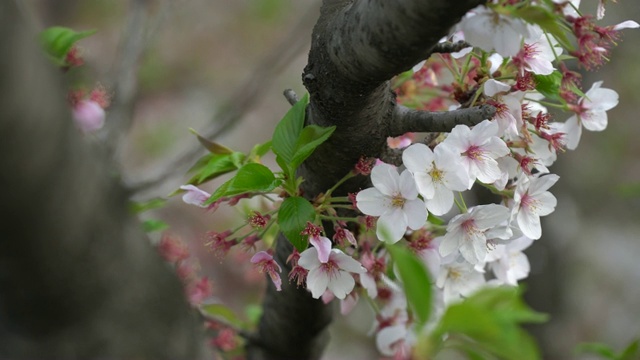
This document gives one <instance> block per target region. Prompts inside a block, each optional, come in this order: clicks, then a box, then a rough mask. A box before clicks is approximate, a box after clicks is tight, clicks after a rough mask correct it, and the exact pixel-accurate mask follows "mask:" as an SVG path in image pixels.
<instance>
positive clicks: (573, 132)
mask: <svg viewBox="0 0 640 360" xmlns="http://www.w3.org/2000/svg"><path fill="white" fill-rule="evenodd" d="M564 125H565V126H564V130H565V140H566V142H567V149H569V150H575V149H576V148H577V147H578V143H579V142H580V136H581V135H582V125H580V122H579V121H578V117H577V116H575V115H574V116H572V117H570V118H569V119H568V120H567V122H565V123H564Z"/></svg>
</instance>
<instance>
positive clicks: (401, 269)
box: [387, 245, 432, 327]
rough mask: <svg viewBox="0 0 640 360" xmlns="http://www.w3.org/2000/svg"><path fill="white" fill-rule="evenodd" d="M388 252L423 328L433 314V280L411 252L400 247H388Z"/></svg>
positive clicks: (419, 324)
mask: <svg viewBox="0 0 640 360" xmlns="http://www.w3.org/2000/svg"><path fill="white" fill-rule="evenodd" d="M387 251H389V254H390V255H391V258H392V259H393V262H394V264H395V266H396V268H397V269H398V273H399V274H400V280H402V283H403V285H404V291H405V293H406V295H407V301H408V302H409V305H410V306H411V309H412V310H413V314H414V315H415V316H416V318H417V322H418V326H419V327H421V326H423V325H424V324H426V323H427V321H428V320H429V315H430V313H431V305H432V304H431V279H430V278H429V273H428V270H427V268H426V266H425V265H424V263H423V262H422V261H421V260H419V259H418V258H417V257H416V256H415V255H414V254H413V253H412V252H411V251H409V250H408V249H407V248H405V247H400V246H398V245H387Z"/></svg>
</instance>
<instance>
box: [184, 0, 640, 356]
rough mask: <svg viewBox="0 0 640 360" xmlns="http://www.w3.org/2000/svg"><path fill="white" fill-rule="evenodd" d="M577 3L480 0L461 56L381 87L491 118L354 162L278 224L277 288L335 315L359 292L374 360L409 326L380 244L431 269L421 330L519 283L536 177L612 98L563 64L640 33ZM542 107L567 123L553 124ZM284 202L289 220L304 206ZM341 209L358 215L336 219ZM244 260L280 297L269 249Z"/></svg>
mask: <svg viewBox="0 0 640 360" xmlns="http://www.w3.org/2000/svg"><path fill="white" fill-rule="evenodd" d="M579 3H580V1H579V0H572V1H566V0H554V1H553V2H539V1H517V0H494V1H490V2H488V4H486V5H482V6H479V7H477V8H475V9H473V10H471V11H470V12H469V13H468V14H467V15H466V16H465V17H464V18H463V20H462V21H461V23H460V24H459V25H458V27H457V29H456V31H455V33H454V34H453V35H452V38H451V40H455V41H457V40H464V41H466V42H467V43H468V44H471V45H472V46H473V48H472V47H471V46H470V47H467V48H466V49H462V50H461V51H458V52H455V53H451V54H441V55H439V56H433V57H432V58H430V59H429V60H426V61H424V62H422V63H420V64H418V65H416V67H414V69H413V70H411V71H412V73H409V74H405V75H407V76H401V77H398V79H397V80H396V81H395V82H394V87H395V89H396V91H397V94H398V101H399V102H401V103H403V104H404V105H405V106H407V107H412V108H416V109H420V110H452V109H456V108H460V107H470V106H477V105H483V104H488V105H491V106H493V107H494V108H495V109H496V112H495V115H494V116H493V117H492V118H490V119H485V120H483V121H481V122H479V123H478V124H477V125H475V126H472V127H470V126H467V125H457V126H455V127H454V128H453V129H452V130H451V131H450V133H448V134H439V135H438V134H436V136H432V137H429V138H424V139H423V138H421V137H420V135H419V134H414V133H407V134H405V135H402V136H400V137H397V138H393V139H389V141H388V145H389V147H392V148H394V149H398V150H400V149H401V150H402V165H401V166H397V167H396V166H394V165H390V164H387V163H384V162H382V161H381V160H378V161H377V163H376V165H375V166H373V167H372V164H373V161H372V159H367V158H361V159H360V161H359V162H358V164H356V165H355V168H354V170H353V171H351V172H350V173H349V174H348V175H347V176H346V177H345V178H344V179H342V180H340V181H339V182H338V183H337V184H336V185H335V186H334V187H333V188H331V189H329V190H327V191H326V192H325V193H324V194H320V195H318V197H317V198H316V199H313V201H312V203H309V205H308V207H310V208H311V210H310V211H311V214H312V218H313V219H314V220H313V221H309V222H307V224H306V227H305V228H304V230H303V231H302V232H301V233H300V230H301V229H300V228H301V227H302V226H303V224H304V221H299V219H298V218H296V220H295V221H291V222H289V221H284V222H283V223H280V226H285V227H289V226H291V223H293V222H300V224H299V225H298V226H299V227H298V228H297V229H296V231H295V232H294V233H293V234H292V233H291V231H289V233H288V234H287V237H288V238H289V239H290V240H291V239H292V238H293V239H296V241H293V240H292V243H294V245H295V246H296V248H297V250H296V249H294V250H293V253H292V254H291V255H290V256H289V259H288V260H287V263H288V264H289V265H290V270H289V274H288V277H289V280H290V282H293V283H295V284H296V285H297V286H302V285H306V289H307V290H308V291H309V292H310V295H311V296H312V297H314V298H316V299H320V298H322V300H323V301H325V302H328V301H331V300H332V299H333V298H338V299H339V300H340V301H341V310H342V312H343V313H346V312H348V311H349V310H350V309H351V308H353V306H354V305H355V303H356V302H357V301H358V298H359V296H363V295H365V296H367V297H368V298H369V299H370V300H371V301H372V303H375V304H376V306H375V307H374V308H375V310H376V319H375V323H374V326H373V330H372V333H375V336H376V344H377V345H378V349H379V350H380V352H381V353H383V354H384V355H386V356H396V358H405V356H408V354H409V353H410V349H411V347H412V345H413V342H414V341H415V339H416V334H417V333H419V332H420V331H421V330H422V329H417V328H416V326H415V319H414V316H413V315H414V314H411V312H410V310H409V309H408V307H407V298H406V297H405V295H404V290H403V284H402V283H401V281H400V280H399V277H398V276H396V275H395V274H394V271H395V269H393V268H391V267H390V266H389V264H390V263H391V261H390V255H389V254H388V253H387V250H386V249H385V247H388V246H397V245H394V244H396V243H404V244H405V245H406V246H407V247H408V248H409V249H411V250H412V251H413V252H414V253H415V254H417V255H418V257H419V258H420V259H421V260H422V262H423V263H424V265H425V267H426V268H427V269H428V270H429V272H430V273H431V279H432V283H431V284H424V286H425V287H432V288H433V289H434V294H435V300H434V304H433V307H434V309H433V311H432V313H433V314H435V315H434V316H432V321H435V320H437V318H438V316H439V315H440V314H442V313H443V311H444V310H445V308H446V307H447V306H448V305H450V304H452V303H455V302H457V301H461V300H463V299H464V298H466V297H468V296H470V295H471V294H472V293H473V292H475V291H476V290H478V289H480V288H482V287H486V286H515V285H517V284H518V282H519V281H521V280H523V279H525V278H526V277H527V276H528V274H529V262H528V260H527V256H526V255H525V254H524V252H523V251H524V250H525V249H527V248H528V247H529V246H531V245H532V243H533V242H534V241H535V240H538V239H540V238H541V237H542V227H541V217H544V216H547V215H549V214H551V213H552V212H553V211H554V210H555V207H556V203H557V200H556V198H555V196H554V195H553V194H552V193H551V192H550V191H549V190H550V189H551V188H552V187H553V185H554V184H555V183H556V182H557V181H558V180H559V177H558V176H557V175H555V174H552V173H550V170H549V167H550V166H551V165H552V164H553V163H554V162H555V161H556V159H557V156H558V154H559V153H562V152H563V151H565V150H574V149H575V148H576V147H577V146H578V144H579V141H580V137H581V133H582V128H583V127H584V129H586V130H589V131H603V130H605V128H606V127H607V122H608V117H607V111H609V110H611V109H612V108H614V107H615V106H616V105H617V103H618V94H617V93H616V92H615V91H614V90H611V89H607V88H605V87H603V86H602V85H603V83H602V82H601V81H599V82H596V83H594V84H593V85H592V86H591V88H590V89H589V90H587V91H586V92H583V91H582V90H581V89H582V79H581V76H580V74H578V73H576V72H574V71H570V70H568V66H567V65H566V64H565V62H566V61H571V60H575V61H577V63H578V64H579V65H580V66H581V67H582V68H584V69H588V70H590V69H593V68H595V67H597V66H599V65H600V64H602V63H603V62H604V61H605V60H608V53H609V49H610V48H611V47H612V46H613V45H615V43H616V41H617V40H618V39H619V38H620V34H619V32H620V30H622V29H625V28H637V27H640V25H638V24H637V23H636V22H634V21H626V22H623V23H621V24H618V25H613V26H597V25H595V23H594V22H593V19H592V18H591V17H589V16H583V15H582V14H581V13H580V12H579V5H580V4H579ZM529 6H534V7H535V6H537V7H539V9H538V10H537V11H543V10H541V8H542V7H544V11H545V14H546V12H548V13H549V16H552V17H553V19H554V20H556V21H557V22H560V23H562V24H563V25H564V26H562V27H555V26H550V25H549V22H548V21H546V20H545V21H544V22H541V23H535V19H538V18H537V17H535V16H530V15H531V14H528V13H527V11H528V9H530V8H528V7H529ZM527 14H528V15H527ZM536 14H538V15H539V14H540V13H536ZM551 14H553V15H551ZM598 14H599V15H598V19H600V18H601V17H602V15H604V7H603V2H600V4H599V8H598ZM525 20H526V21H525ZM547 20H548V19H547ZM562 29H572V32H570V33H566V32H561V31H562ZM569 36H573V37H574V38H575V42H571V41H570V40H569ZM446 40H448V39H443V41H446ZM549 107H554V108H557V109H559V110H563V111H565V112H568V113H569V115H567V116H566V118H565V119H555V118H554V116H552V115H551V113H550V112H549V111H548V108H549ZM353 176H370V179H371V184H372V185H373V186H372V187H370V188H366V189H363V190H361V191H359V192H358V193H357V194H349V196H348V197H334V196H333V195H332V192H333V190H335V189H336V188H337V187H338V186H339V185H340V184H342V183H343V182H344V181H346V180H348V179H349V178H350V177H353ZM270 181H271V180H270ZM267 185H268V184H267ZM228 186H231V185H228ZM474 187H484V188H485V189H486V190H488V191H490V192H492V193H493V194H495V195H496V198H497V199H498V200H496V203H491V204H474V205H473V206H468V205H467V203H466V202H467V199H468V197H465V196H464V192H466V191H469V190H471V189H472V188H474ZM291 188H295V184H294V185H292V186H291ZM182 189H183V190H185V191H186V194H185V196H184V198H183V199H184V201H185V202H187V203H190V204H193V205H196V206H200V207H208V208H213V209H215V207H217V205H218V204H219V203H220V202H222V201H228V203H229V204H230V205H233V204H235V203H237V199H236V200H233V198H232V199H231V200H229V199H228V198H219V199H218V198H216V199H218V200H217V202H215V203H213V204H212V205H205V204H206V201H207V199H209V198H210V196H211V195H209V194H208V193H206V192H203V191H202V190H199V189H197V188H196V187H194V186H191V185H189V186H184V187H182ZM294 190H295V189H294ZM284 193H286V194H284ZM280 195H281V197H283V198H285V200H284V202H283V203H286V202H287V200H293V199H291V197H296V195H298V193H296V192H295V191H291V189H284V191H282V190H281V192H280ZM240 196H244V197H247V196H249V195H247V194H244V195H240ZM250 196H253V195H250ZM300 199H301V198H300ZM272 201H274V200H272ZM301 201H302V200H301ZM304 201H306V200H304ZM304 201H303V202H304ZM274 202H275V201H274ZM294 203H295V209H296V211H298V210H300V209H302V210H304V206H302V205H301V203H297V202H294V201H291V202H290V204H294ZM292 206H293V205H292ZM354 209H355V210H359V211H360V213H362V214H364V215H365V216H359V217H357V218H356V217H352V218H348V217H344V216H342V214H344V213H349V211H353V210H354ZM343 210H346V211H344V212H343ZM271 214H272V215H273V216H271ZM279 216H281V214H280V213H277V214H276V212H275V211H272V212H271V213H270V214H267V215H262V214H261V213H260V212H255V211H254V212H252V215H250V217H249V221H248V225H250V226H251V228H252V230H251V232H250V233H249V234H248V235H246V236H245V237H244V239H245V240H237V239H236V240H233V239H230V237H231V235H232V234H233V233H234V232H235V230H234V232H232V231H226V232H221V233H211V234H210V235H209V236H208V241H207V243H206V245H207V246H209V247H210V248H211V249H212V250H214V251H216V252H218V253H226V252H227V251H229V249H230V248H231V247H233V246H235V245H237V244H239V243H243V242H245V241H248V242H249V243H250V245H249V246H247V247H246V249H247V251H255V250H256V247H255V244H256V242H257V241H259V240H260V239H261V238H263V236H264V234H265V232H266V231H267V230H268V229H269V227H270V226H271V224H272V223H274V221H276V218H277V217H279ZM300 217H302V215H300ZM329 223H331V224H332V226H331V227H329V228H327V227H326V225H327V224H329ZM320 224H322V225H320ZM262 229H264V230H262ZM282 230H283V232H285V231H284V229H282ZM287 230H290V229H289V228H287ZM257 231H261V233H260V234H259V235H258V233H257ZM327 232H329V233H327ZM323 234H324V235H323ZM298 235H299V236H298ZM300 237H302V239H300ZM301 242H302V243H301ZM269 246H271V245H269ZM298 251H300V252H298ZM390 251H391V250H390ZM251 262H252V263H254V264H255V266H256V267H257V268H258V269H259V270H260V271H261V272H264V273H267V274H268V275H269V276H270V278H271V280H272V281H273V283H274V285H275V287H276V288H277V290H280V289H281V285H282V281H281V278H280V273H281V272H282V269H283V267H281V266H280V265H279V264H278V263H277V262H276V261H275V260H274V258H273V257H272V256H271V252H269V251H261V252H257V253H256V254H255V255H254V256H253V258H252V259H251ZM392 274H393V275H392Z"/></svg>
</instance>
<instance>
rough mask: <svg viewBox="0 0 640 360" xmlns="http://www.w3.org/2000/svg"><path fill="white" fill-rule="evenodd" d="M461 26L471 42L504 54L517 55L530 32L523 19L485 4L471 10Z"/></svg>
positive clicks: (487, 49) (483, 48) (486, 49)
mask: <svg viewBox="0 0 640 360" xmlns="http://www.w3.org/2000/svg"><path fill="white" fill-rule="evenodd" d="M459 26H460V29H461V30H462V32H464V37H465V39H466V40H467V42H468V43H469V44H471V45H474V46H477V47H479V48H481V49H482V50H485V51H491V50H493V49H495V50H496V52H497V53H498V54H500V55H502V56H514V55H516V54H517V53H518V51H519V50H520V43H521V42H522V38H523V37H524V36H525V35H527V34H528V30H527V25H526V24H525V23H524V21H522V19H518V18H510V17H507V16H505V15H502V14H499V13H497V12H495V11H494V10H492V9H489V8H487V7H484V6H479V7H477V8H475V9H473V10H471V11H470V12H469V16H467V17H465V18H464V19H462V21H461V22H460V25H459Z"/></svg>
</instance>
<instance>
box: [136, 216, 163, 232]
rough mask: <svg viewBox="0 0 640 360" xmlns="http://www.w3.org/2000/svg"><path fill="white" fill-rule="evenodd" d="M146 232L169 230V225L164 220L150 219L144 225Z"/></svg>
mask: <svg viewBox="0 0 640 360" xmlns="http://www.w3.org/2000/svg"><path fill="white" fill-rule="evenodd" d="M142 228H143V229H144V231H145V232H154V231H162V230H165V229H168V228H169V225H168V224H167V223H166V222H164V221H162V220H155V219H149V220H145V221H144V222H143V223H142Z"/></svg>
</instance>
